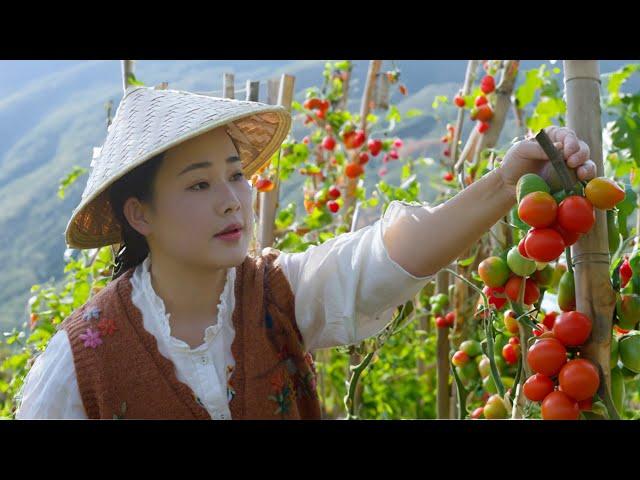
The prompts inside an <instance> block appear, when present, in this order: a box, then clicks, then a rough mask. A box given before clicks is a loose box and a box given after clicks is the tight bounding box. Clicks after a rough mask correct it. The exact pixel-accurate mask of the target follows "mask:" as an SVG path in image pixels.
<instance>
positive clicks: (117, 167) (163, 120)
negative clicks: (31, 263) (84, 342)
mask: <svg viewBox="0 0 640 480" xmlns="http://www.w3.org/2000/svg"><path fill="white" fill-rule="evenodd" d="M223 125H224V126H225V127H226V129H227V133H228V134H229V136H230V137H231V139H232V140H233V142H234V144H235V145H236V148H237V149H238V152H239V154H240V159H241V161H242V166H243V169H244V173H245V175H246V177H247V178H250V177H251V175H253V174H254V173H255V172H256V171H257V170H259V169H260V168H261V167H263V166H265V165H266V164H267V163H268V162H269V160H270V158H271V157H272V156H273V154H274V153H275V152H277V150H278V148H279V147H280V144H281V143H282V142H283V141H284V139H285V138H286V136H287V134H288V132H289V128H290V126H291V116H290V114H289V112H287V110H286V109H285V108H284V107H281V106H275V105H266V104H263V103H258V102H247V101H241V100H231V99H227V98H217V97H211V96H207V95H199V94H195V93H191V92H185V91H178V90H156V89H154V88H150V87H130V88H128V89H127V91H126V93H125V95H124V97H123V98H122V101H121V102H120V105H119V106H118V110H117V111H116V114H115V117H114V119H113V123H112V124H111V126H110V127H109V132H108V134H107V138H106V140H105V142H104V145H103V146H102V147H101V148H96V149H94V158H93V161H92V162H91V167H92V169H91V172H90V174H89V179H88V180H87V185H86V187H85V189H84V192H83V194H82V200H81V201H80V204H79V205H78V206H77V207H76V209H75V210H74V211H73V213H72V215H71V219H70V220H69V223H68V224H67V228H66V232H65V239H66V242H67V245H68V246H69V247H70V248H83V249H84V248H98V247H102V246H106V245H113V244H116V243H120V242H121V241H122V238H121V229H120V225H119V223H118V221H117V220H116V218H115V216H114V215H113V212H112V209H111V204H110V202H109V195H108V193H109V187H110V186H111V185H112V184H113V183H114V182H115V181H116V180H118V179H119V178H121V177H122V176H124V175H126V174H127V173H128V172H130V171H131V170H133V169H134V168H135V167H137V166H138V165H140V164H142V163H144V162H145V161H147V160H149V159H151V158H153V157H154V156H156V155H158V154H159V153H162V152H163V151H165V150H167V149H169V148H171V147H173V146H175V145H177V144H179V143H181V142H184V141H185V140H188V139H190V138H193V137H196V136H198V135H200V134H202V133H205V132H208V131H210V130H213V129H215V128H218V127H220V126H223Z"/></svg>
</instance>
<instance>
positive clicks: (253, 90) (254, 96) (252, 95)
mask: <svg viewBox="0 0 640 480" xmlns="http://www.w3.org/2000/svg"><path fill="white" fill-rule="evenodd" d="M246 90H247V93H246V98H245V99H246V100H247V101H248V102H257V101H258V98H260V82H252V81H251V80H247V88H246Z"/></svg>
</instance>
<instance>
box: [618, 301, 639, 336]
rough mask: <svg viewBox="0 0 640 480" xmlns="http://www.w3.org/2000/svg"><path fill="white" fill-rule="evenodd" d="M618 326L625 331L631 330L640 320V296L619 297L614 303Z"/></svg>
mask: <svg viewBox="0 0 640 480" xmlns="http://www.w3.org/2000/svg"><path fill="white" fill-rule="evenodd" d="M616 313H617V314H618V325H619V326H620V328H623V329H625V330H633V329H634V328H635V327H636V325H637V323H638V321H639V320H640V295H636V294H626V295H621V296H620V298H618V300H617V302H616Z"/></svg>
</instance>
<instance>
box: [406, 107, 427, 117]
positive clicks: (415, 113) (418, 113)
mask: <svg viewBox="0 0 640 480" xmlns="http://www.w3.org/2000/svg"><path fill="white" fill-rule="evenodd" d="M422 115H424V112H423V111H422V110H420V109H419V108H412V109H410V110H407V112H405V116H406V117H407V118H414V117H420V116H422Z"/></svg>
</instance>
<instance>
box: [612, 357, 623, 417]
mask: <svg viewBox="0 0 640 480" xmlns="http://www.w3.org/2000/svg"><path fill="white" fill-rule="evenodd" d="M624 394H625V384H624V375H623V374H622V369H621V368H620V367H615V368H613V369H611V398H612V400H613V404H614V405H615V407H616V410H617V411H618V412H619V413H622V411H623V410H624Z"/></svg>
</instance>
